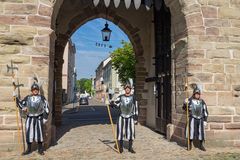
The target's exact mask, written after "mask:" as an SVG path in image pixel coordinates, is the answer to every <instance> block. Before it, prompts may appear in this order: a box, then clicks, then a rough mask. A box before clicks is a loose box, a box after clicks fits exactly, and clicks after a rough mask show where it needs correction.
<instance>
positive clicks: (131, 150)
mask: <svg viewBox="0 0 240 160" xmlns="http://www.w3.org/2000/svg"><path fill="white" fill-rule="evenodd" d="M128 152H131V153H133V154H135V153H136V152H135V151H134V150H133V149H132V148H131V149H128Z"/></svg>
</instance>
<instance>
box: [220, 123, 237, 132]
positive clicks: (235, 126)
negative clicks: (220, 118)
mask: <svg viewBox="0 0 240 160" xmlns="http://www.w3.org/2000/svg"><path fill="white" fill-rule="evenodd" d="M224 126H225V128H226V129H240V122H239V123H226V124H224ZM239 133H240V131H239Z"/></svg>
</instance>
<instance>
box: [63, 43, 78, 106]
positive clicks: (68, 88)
mask: <svg viewBox="0 0 240 160" xmlns="http://www.w3.org/2000/svg"><path fill="white" fill-rule="evenodd" d="M75 54H76V48H75V45H74V43H72V41H71V40H69V42H68V43H67V45H66V47H65V50H64V54H63V59H64V63H63V69H62V89H63V93H62V95H63V96H62V98H63V103H70V102H72V101H73V100H74V98H75V93H74V92H75V84H76V77H77V75H76V68H75Z"/></svg>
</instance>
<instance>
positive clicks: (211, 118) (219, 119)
mask: <svg viewBox="0 0 240 160" xmlns="http://www.w3.org/2000/svg"><path fill="white" fill-rule="evenodd" d="M231 120H232V116H213V115H210V116H209V117H208V122H218V123H220V122H231Z"/></svg>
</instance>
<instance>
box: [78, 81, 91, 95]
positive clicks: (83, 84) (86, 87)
mask: <svg viewBox="0 0 240 160" xmlns="http://www.w3.org/2000/svg"><path fill="white" fill-rule="evenodd" d="M77 89H78V90H79V91H80V93H84V92H85V91H86V92H87V93H92V80H91V79H87V78H81V79H80V80H77Z"/></svg>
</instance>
